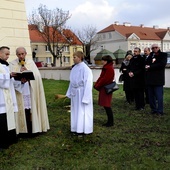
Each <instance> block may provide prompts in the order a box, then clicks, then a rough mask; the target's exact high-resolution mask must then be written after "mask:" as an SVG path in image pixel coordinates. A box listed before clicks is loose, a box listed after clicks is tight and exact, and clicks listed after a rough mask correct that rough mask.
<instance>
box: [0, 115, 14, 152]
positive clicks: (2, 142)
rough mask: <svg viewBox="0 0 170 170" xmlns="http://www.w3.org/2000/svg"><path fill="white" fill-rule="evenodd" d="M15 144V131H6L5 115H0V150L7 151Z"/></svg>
mask: <svg viewBox="0 0 170 170" xmlns="http://www.w3.org/2000/svg"><path fill="white" fill-rule="evenodd" d="M16 142H17V136H16V130H15V129H13V130H8V125H7V117H6V113H3V114H0V148H3V149H7V148H8V147H9V145H11V144H13V143H16Z"/></svg>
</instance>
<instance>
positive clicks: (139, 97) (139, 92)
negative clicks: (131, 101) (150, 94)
mask: <svg viewBox="0 0 170 170" xmlns="http://www.w3.org/2000/svg"><path fill="white" fill-rule="evenodd" d="M134 97H135V105H136V109H141V108H144V106H145V101H144V89H143V88H135V89H134Z"/></svg>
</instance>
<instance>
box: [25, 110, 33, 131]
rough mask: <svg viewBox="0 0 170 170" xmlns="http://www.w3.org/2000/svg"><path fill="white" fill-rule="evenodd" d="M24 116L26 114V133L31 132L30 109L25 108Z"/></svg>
mask: <svg viewBox="0 0 170 170" xmlns="http://www.w3.org/2000/svg"><path fill="white" fill-rule="evenodd" d="M25 116H26V122H27V130H28V133H29V134H31V133H32V121H31V112H30V109H25Z"/></svg>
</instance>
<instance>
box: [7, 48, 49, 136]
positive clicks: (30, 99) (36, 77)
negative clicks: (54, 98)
mask: <svg viewBox="0 0 170 170" xmlns="http://www.w3.org/2000/svg"><path fill="white" fill-rule="evenodd" d="M16 55H17V57H18V58H17V59H15V60H13V61H12V62H10V69H11V72H15V73H16V75H17V76H18V75H23V77H21V78H20V80H19V79H18V80H19V81H21V82H22V84H23V89H22V93H18V92H16V96H17V101H18V108H19V112H18V119H17V121H18V127H17V128H18V131H19V133H21V134H23V133H28V134H29V135H31V136H32V134H34V133H38V132H46V131H47V130H48V129H49V128H50V127H49V120H48V114H47V107H46V100H45V95H44V88H43V84H42V79H41V75H40V72H39V70H38V68H37V66H36V65H35V63H34V61H33V60H31V59H27V58H26V55H27V52H26V49H25V48H24V47H19V48H17V49H16ZM28 70H31V71H28ZM24 72H27V73H28V72H32V73H33V78H31V77H30V73H29V75H28V76H27V77H26V76H24V74H23V73H24ZM21 73H22V74H21ZM32 73H31V74H32Z"/></svg>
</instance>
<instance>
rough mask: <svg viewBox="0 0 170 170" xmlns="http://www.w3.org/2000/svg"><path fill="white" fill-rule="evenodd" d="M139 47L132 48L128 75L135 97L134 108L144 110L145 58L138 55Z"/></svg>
mask: <svg viewBox="0 0 170 170" xmlns="http://www.w3.org/2000/svg"><path fill="white" fill-rule="evenodd" d="M140 53H141V49H140V48H138V47H135V48H134V55H133V57H132V58H131V59H130V64H129V69H128V72H129V77H130V83H131V86H132V90H133V92H134V98H135V106H136V108H135V110H137V111H141V110H144V106H145V103H144V89H145V60H144V58H143V57H142V56H141V55H140Z"/></svg>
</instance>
